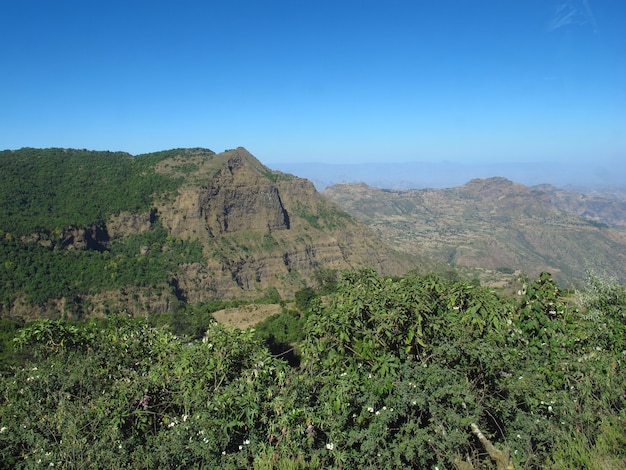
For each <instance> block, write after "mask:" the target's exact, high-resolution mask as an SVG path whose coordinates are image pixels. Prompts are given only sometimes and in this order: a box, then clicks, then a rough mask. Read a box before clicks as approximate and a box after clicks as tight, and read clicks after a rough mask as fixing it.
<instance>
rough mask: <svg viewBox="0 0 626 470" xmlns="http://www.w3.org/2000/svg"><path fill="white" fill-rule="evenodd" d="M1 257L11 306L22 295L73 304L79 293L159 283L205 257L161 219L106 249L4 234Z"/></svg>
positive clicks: (0, 276)
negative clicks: (54, 245) (173, 234)
mask: <svg viewBox="0 0 626 470" xmlns="http://www.w3.org/2000/svg"><path fill="white" fill-rule="evenodd" d="M148 254H149V256H148ZM0 259H2V260H5V261H4V262H3V264H0V306H2V305H4V306H6V307H8V306H10V305H11V304H12V303H13V302H14V301H15V299H16V298H17V297H19V296H21V295H24V296H25V297H26V300H27V301H28V302H30V303H31V304H35V305H41V304H43V303H44V302H46V301H47V300H49V299H59V298H62V297H65V298H66V299H68V300H69V301H70V303H71V301H72V299H73V298H75V297H76V296H79V295H86V294H90V293H94V292H100V291H102V290H109V289H111V288H128V287H148V286H150V287H156V286H157V285H162V284H164V283H165V284H167V283H169V282H170V281H171V279H172V276H173V275H174V274H175V273H176V271H177V270H178V266H179V265H180V264H181V263H192V262H203V257H202V247H201V244H200V242H198V241H184V240H181V239H180V238H173V237H170V236H169V235H168V234H167V231H166V230H165V229H164V228H163V227H162V225H161V224H160V222H159V221H158V220H156V221H155V222H154V223H153V224H152V227H151V229H150V230H148V231H146V232H144V233H142V234H138V235H131V236H128V237H126V238H124V239H119V240H113V241H111V243H110V244H109V246H108V247H106V249H102V250H101V251H98V250H64V249H61V250H51V249H49V248H47V247H44V246H41V245H40V244H38V243H22V242H21V241H19V240H15V239H14V238H10V237H0ZM76 308H77V309H78V306H76ZM78 313H79V312H78V311H77V314H78ZM79 316H80V315H79Z"/></svg>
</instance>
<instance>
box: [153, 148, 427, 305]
mask: <svg viewBox="0 0 626 470" xmlns="http://www.w3.org/2000/svg"><path fill="white" fill-rule="evenodd" d="M182 165H186V166H187V167H188V166H190V165H193V166H194V169H193V171H192V172H191V173H190V177H189V178H188V179H187V180H186V182H185V184H184V185H183V186H182V187H181V188H180V189H179V191H178V194H177V195H175V196H174V197H173V198H172V199H171V200H170V201H166V202H162V203H160V204H159V205H157V209H158V213H159V216H160V218H161V220H162V221H163V223H164V224H165V226H167V227H168V229H169V230H170V232H171V234H172V235H174V236H179V237H182V238H188V239H198V240H200V241H201V243H202V245H203V247H204V251H205V254H206V263H205V264H196V265H190V266H185V267H184V273H183V275H181V278H180V279H179V283H180V286H181V288H182V289H183V290H184V291H185V292H186V293H187V297H188V299H189V302H190V303H195V302H201V301H205V300H207V299H209V298H213V297H226V298H228V297H242V296H244V297H245V296H246V295H257V294H258V293H259V292H262V291H263V290H265V289H267V288H269V287H276V288H277V289H278V290H279V292H280V293H281V295H285V296H290V295H293V293H294V292H295V291H296V290H298V289H300V288H302V287H303V286H305V285H306V284H307V282H311V281H310V279H311V276H312V274H313V273H314V271H315V270H316V269H317V268H319V267H325V268H331V269H338V270H342V269H348V268H358V267H362V266H372V267H374V268H376V269H377V270H379V271H380V272H384V273H387V274H400V273H404V272H406V271H407V270H409V269H412V268H415V267H416V265H415V264H414V263H415V260H414V259H412V260H411V259H407V258H405V257H403V256H402V255H400V254H399V253H397V252H395V251H394V250H392V249H390V248H389V247H388V246H387V245H385V244H384V243H383V242H382V241H381V240H379V239H378V238H377V237H376V236H375V235H374V234H373V232H372V231H371V230H370V229H369V228H367V227H366V226H365V225H364V224H362V223H361V222H359V221H357V220H356V219H354V218H353V217H351V216H349V215H348V214H346V213H345V212H344V211H343V210H341V209H339V207H338V206H336V205H335V204H334V203H332V202H331V201H329V200H327V199H326V198H324V197H322V196H321V195H320V194H319V193H318V192H317V191H316V190H315V188H314V187H313V184H312V183H311V182H309V181H307V180H305V179H301V178H297V177H295V176H291V175H287V174H284V173H280V172H273V171H271V170H269V169H268V168H266V167H265V166H263V165H262V164H261V163H260V162H259V161H258V160H257V159H256V158H254V157H253V156H252V155H251V154H250V153H249V152H248V151H247V150H245V149H243V148H238V149H235V150H231V151H227V152H224V153H222V154H218V155H208V156H207V155H203V154H201V153H198V154H195V155H188V154H187V155H181V156H180V157H176V158H173V159H171V160H169V159H168V160H165V161H163V162H161V163H160V164H159V167H158V170H159V171H165V172H176V171H177V168H180V167H181V166H182Z"/></svg>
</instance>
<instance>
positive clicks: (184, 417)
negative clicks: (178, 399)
mask: <svg viewBox="0 0 626 470" xmlns="http://www.w3.org/2000/svg"><path fill="white" fill-rule="evenodd" d="M187 418H189V416H187V415H183V423H184V422H185V421H187Z"/></svg>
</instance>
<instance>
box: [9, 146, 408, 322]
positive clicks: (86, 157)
mask: <svg viewBox="0 0 626 470" xmlns="http://www.w3.org/2000/svg"><path fill="white" fill-rule="evenodd" d="M46 155H47V157H46ZM68 155H69V156H68ZM0 157H1V159H0V163H2V164H3V166H4V167H6V168H9V169H10V168H13V170H14V171H13V173H14V174H19V173H20V172H27V171H30V170H28V168H29V167H33V168H34V169H35V170H36V169H37V168H39V167H38V164H37V162H43V163H42V165H43V166H44V167H45V174H43V175H39V174H38V173H36V171H35V170H33V168H31V170H33V171H35V173H36V174H33V176H36V177H37V178H36V179H37V181H39V183H38V184H37V185H35V186H33V187H32V188H31V189H30V192H29V191H26V192H25V193H24V197H23V198H22V200H19V201H15V200H14V198H15V196H14V194H10V193H8V192H5V193H2V195H1V196H2V199H3V201H2V202H3V203H4V202H5V201H6V202H7V205H6V206H7V207H9V206H10V211H8V212H7V211H4V212H1V211H0V219H1V220H14V221H15V220H18V219H19V220H21V221H22V222H24V223H22V224H21V225H16V224H13V229H11V230H4V231H3V232H2V233H0V236H1V237H0V238H1V239H2V243H3V245H2V246H1V247H0V248H2V253H1V254H2V257H1V258H2V259H1V260H2V261H3V263H0V275H1V276H2V279H3V280H6V283H5V285H11V286H13V289H12V290H7V289H5V290H4V291H3V292H2V298H0V301H2V315H3V316H11V315H20V316H23V317H28V316H29V315H36V314H37V311H39V312H40V313H42V314H43V315H45V316H53V317H54V316H59V315H61V316H69V317H72V316H77V315H78V316H91V315H105V314H106V313H107V312H109V311H112V310H116V309H117V310H126V311H128V312H129V313H133V314H145V313H146V312H149V313H159V312H165V311H172V310H174V309H176V308H179V307H180V306H181V305H196V304H202V303H205V302H210V301H213V300H215V299H230V298H240V299H245V298H248V299H255V298H259V297H263V296H265V295H268V292H271V291H274V292H278V293H279V295H280V296H282V297H291V296H293V295H294V293H295V292H296V291H297V290H299V289H301V288H303V287H305V286H307V285H309V284H312V283H314V282H316V281H315V279H316V272H317V271H319V270H330V271H332V270H337V271H339V270H344V269H355V268H359V267H365V266H368V267H373V268H375V269H376V270H377V271H379V272H380V273H381V274H388V275H392V274H397V275H401V274H404V273H405V272H407V271H408V270H411V269H415V268H418V267H419V261H418V260H417V258H415V257H407V256H406V255H405V254H401V253H398V252H395V251H394V250H392V249H391V248H390V247H388V246H387V245H385V244H384V243H383V242H382V241H381V240H379V239H378V238H377V237H376V236H375V235H374V234H373V232H372V231H371V230H370V229H369V228H368V227H366V226H365V225H364V224H362V223H361V222H358V221H357V220H356V219H354V218H353V217H351V216H349V215H348V214H346V213H345V212H343V211H342V210H341V209H339V207H338V206H337V205H336V204H334V203H333V202H331V201H330V200H328V199H326V198H324V197H323V196H321V195H320V194H319V193H318V192H317V191H316V190H315V187H314V186H313V184H312V183H311V182H309V181H307V180H305V179H302V178H298V177H296V176H293V175H288V174H286V173H281V172H278V171H273V170H270V169H269V168H267V167H266V166H264V165H263V164H262V163H261V162H260V161H259V160H258V159H256V158H255V157H254V156H253V155H252V154H250V153H249V152H248V151H247V150H246V149H244V148H242V147H239V148H237V149H232V150H228V151H225V152H222V153H219V154H216V153H215V152H213V151H210V150H208V149H175V150H171V151H164V152H157V153H155V154H145V155H140V156H137V157H133V158H135V159H136V160H134V161H133V162H129V161H128V160H127V158H128V157H127V156H126V155H125V154H124V155H117V154H116V155H114V156H111V155H109V154H106V153H97V152H96V153H89V152H88V151H72V150H63V149H53V150H50V151H46V150H45V149H44V150H37V149H35V150H32V149H31V150H29V149H27V150H23V151H21V153H20V152H17V153H6V152H3V153H2V154H1V155H0ZM20 158H21V159H22V160H20V161H18V160H19V159H20ZM42 159H43V160H42ZM55 159H57V160H58V161H61V160H62V159H65V160H63V161H64V162H65V163H64V164H65V166H64V167H63V168H62V169H59V168H57V167H56V166H55V165H54V162H56V161H57V160H55ZM18 163H19V164H21V165H22V166H19V165H18ZM11 165H13V166H11ZM15 165H18V167H17V169H16V168H14V167H15ZM90 165H93V168H96V167H97V168H99V169H98V170H97V171H96V169H93V168H91V167H90ZM75 168H82V170H80V171H73V172H71V174H70V171H71V170H72V169H75ZM92 169H93V171H91V170H92ZM81 172H85V174H86V175H90V176H92V177H93V176H94V175H98V177H100V176H101V175H105V176H106V178H108V179H109V180H110V181H118V180H120V179H121V181H122V182H123V181H125V180H126V179H129V180H133V181H137V184H138V185H139V186H142V185H143V186H142V187H143V190H142V191H143V192H141V193H137V194H136V196H134V199H133V200H135V199H136V200H137V202H136V203H133V204H132V205H129V206H128V207H125V206H124V202H125V201H126V196H125V193H126V192H127V191H132V190H133V188H132V187H128V188H127V187H126V186H124V185H123V184H122V183H120V184H119V186H114V187H112V188H110V187H107V186H106V185H105V186H102V185H101V186H100V188H101V191H102V193H103V194H94V193H92V192H90V193H87V194H85V197H84V204H83V206H85V205H86V206H87V208H86V209H84V210H83V214H82V216H81V219H80V220H81V221H82V222H81V223H74V221H73V220H72V218H71V215H72V214H69V216H67V217H65V218H56V217H53V218H46V213H47V212H46V210H48V212H50V211H54V212H60V211H62V210H63V207H65V206H66V205H69V206H71V207H74V206H75V205H76V202H77V201H75V198H78V197H82V196H81V194H84V193H82V192H80V191H75V189H76V188H70V189H69V191H70V192H71V193H72V194H70V195H69V196H67V197H69V200H68V199H67V197H65V196H64V194H61V193H59V192H58V190H57V188H56V187H48V186H46V184H45V182H46V180H50V181H55V182H56V181H59V182H60V183H59V187H60V186H62V185H66V186H67V185H71V184H75V183H72V182H71V181H79V182H81V184H88V183H83V179H81V178H83V175H82V173H81ZM6 174H9V172H7V173H6ZM120 175H126V176H120ZM77 177H78V178H79V179H76V178H77ZM150 181H154V182H155V183H154V184H147V182H150ZM135 189H136V188H135ZM39 192H41V193H42V194H39ZM53 193H54V194H57V195H58V197H53V198H52V199H50V200H49V209H47V208H43V209H42V208H41V207H39V205H40V204H42V202H39V201H45V199H46V198H45V194H53ZM74 193H76V195H74ZM109 193H111V194H109ZM118 193H119V194H118ZM9 201H12V204H9ZM32 201H37V203H36V204H38V205H35V206H33V202H32ZM3 206H4V204H3ZM109 207H110V208H111V209H110V210H109V209H108V208H109ZM31 208H37V211H36V216H37V220H38V221H39V222H36V223H34V222H30V221H29V220H30V219H29V217H30V215H31ZM32 214H34V213H32ZM34 215H35V214H34ZM46 224H47V225H46ZM9 225H10V224H8V223H7V224H6V225H5V227H9ZM18 227H25V228H23V229H22V234H21V235H20V234H19V232H18ZM28 227H35V229H28ZM37 227H38V228H37ZM95 247H97V249H94V248H95ZM12 253H13V254H12ZM16 253H17V254H18V255H19V257H20V258H21V259H23V262H22V263H21V264H19V265H15V264H14V263H13V262H12V261H11V260H10V259H9V258H10V257H11V256H15V254H16ZM47 266H48V267H47ZM15 267H17V268H18V269H17V271H16V270H15V269H14V268H15ZM72 271H76V272H72ZM52 272H54V273H56V278H50V277H49V276H50V275H51V273H52ZM18 274H19V276H18ZM20 276H21V277H20ZM107 279H109V281H107ZM35 282H38V283H39V284H37V286H38V287H37V289H38V290H37V289H35V291H33V289H34V287H32V284H33V283H35ZM109 286H110V287H109ZM53 287H54V289H53ZM111 287H112V288H111ZM29 289H30V290H29ZM46 289H48V290H49V291H50V292H55V294H54V295H52V296H48V297H46V295H47V294H46ZM29 299H30V300H29ZM33 299H38V300H37V302H36V303H37V305H34V306H33V305H32V301H33ZM42 302H43V303H42ZM38 309H39V310H38Z"/></svg>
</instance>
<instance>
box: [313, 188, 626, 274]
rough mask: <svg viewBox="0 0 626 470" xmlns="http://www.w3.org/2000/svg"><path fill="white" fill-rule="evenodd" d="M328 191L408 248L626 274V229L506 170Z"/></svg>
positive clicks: (465, 259) (484, 261)
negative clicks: (427, 183) (462, 179)
mask: <svg viewBox="0 0 626 470" xmlns="http://www.w3.org/2000/svg"><path fill="white" fill-rule="evenodd" d="M323 194H324V195H326V196H327V197H329V198H330V199H332V200H334V201H335V202H337V203H338V204H339V205H340V206H341V207H342V208H343V209H344V210H346V211H347V212H349V213H351V214H352V215H354V216H355V217H356V218H358V219H360V220H363V221H364V222H365V223H367V224H368V225H369V226H370V227H372V228H373V229H374V230H375V231H376V232H377V233H378V234H379V235H380V236H381V237H382V238H383V239H384V240H386V241H387V242H388V243H389V244H391V245H392V246H395V247H397V248H399V249H402V250H404V251H406V252H407V253H412V254H415V255H421V256H424V257H427V258H431V259H434V260H438V261H440V262H448V263H452V264H453V265H456V266H465V267H470V268H488V269H491V270H500V271H503V272H513V271H516V270H522V271H524V272H526V273H528V274H529V275H530V276H531V277H532V276H535V275H537V274H539V273H540V272H541V271H548V272H551V273H552V274H553V275H554V276H555V278H556V279H558V280H559V281H560V282H563V283H565V284H571V283H572V282H574V281H576V280H581V279H583V278H584V273H585V271H586V270H587V269H596V270H598V271H604V272H607V273H608V274H610V275H614V276H617V277H618V278H619V279H621V280H624V279H626V272H625V271H624V268H623V266H624V265H625V262H626V255H625V254H626V233H624V232H623V231H620V230H617V229H615V228H609V227H608V226H606V225H604V224H602V223H598V222H596V221H595V220H591V219H585V218H582V217H580V216H579V215H577V214H575V213H572V212H567V211H566V210H565V209H563V208H561V207H558V206H557V205H555V204H554V202H553V197H552V196H551V195H550V194H549V193H548V192H545V191H540V190H537V189H532V188H528V187H526V186H524V185H522V184H520V183H514V182H512V181H510V180H508V179H506V178H503V177H494V178H476V179H472V180H470V181H469V182H467V183H466V184H464V185H462V186H458V187H455V188H447V189H424V190H383V189H378V188H373V187H371V186H368V185H366V184H364V183H362V184H357V185H353V184H337V185H334V186H331V187H328V188H326V189H325V190H324V191H323Z"/></svg>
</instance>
